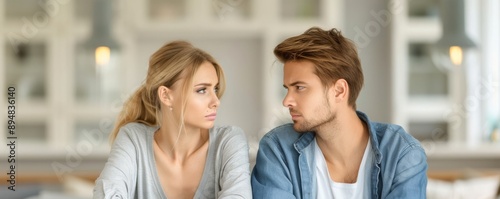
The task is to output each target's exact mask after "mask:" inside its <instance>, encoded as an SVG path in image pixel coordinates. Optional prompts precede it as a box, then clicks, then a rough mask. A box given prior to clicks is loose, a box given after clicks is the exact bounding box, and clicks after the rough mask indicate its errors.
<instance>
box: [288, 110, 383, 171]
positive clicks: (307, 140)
mask: <svg viewBox="0 0 500 199" xmlns="http://www.w3.org/2000/svg"><path fill="white" fill-rule="evenodd" d="M356 114H357V115H358V117H359V118H360V119H361V120H362V121H363V122H364V123H365V124H366V126H367V127H368V133H369V134H370V142H371V146H372V150H373V153H374V154H375V163H376V164H380V163H381V162H382V153H380V149H379V141H378V139H379V137H378V136H377V134H376V132H377V131H375V127H374V126H373V125H372V124H371V122H370V120H369V119H368V116H367V115H366V114H365V113H363V112H361V111H356ZM315 136H316V133H314V132H306V133H304V134H302V135H301V136H300V137H299V138H298V139H297V140H296V141H295V143H294V144H293V146H294V147H295V150H297V152H298V153H299V154H301V153H302V151H303V150H304V149H305V148H306V147H308V146H309V145H310V144H311V143H312V141H314V137H315Z"/></svg>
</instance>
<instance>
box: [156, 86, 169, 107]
mask: <svg viewBox="0 0 500 199" xmlns="http://www.w3.org/2000/svg"><path fill="white" fill-rule="evenodd" d="M158 98H159V99H160V102H161V103H162V104H164V105H166V106H169V107H170V106H172V90H170V89H169V88H168V87H166V86H160V87H159V88H158Z"/></svg>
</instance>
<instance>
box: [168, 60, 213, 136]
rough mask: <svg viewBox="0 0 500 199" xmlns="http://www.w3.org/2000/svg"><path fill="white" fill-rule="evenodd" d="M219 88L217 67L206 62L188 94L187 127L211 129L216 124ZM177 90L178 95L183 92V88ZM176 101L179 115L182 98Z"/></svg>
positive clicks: (197, 73)
mask: <svg viewBox="0 0 500 199" xmlns="http://www.w3.org/2000/svg"><path fill="white" fill-rule="evenodd" d="M181 81H182V79H181ZM218 89H219V78H218V77H217V73H216V71H215V67H214V66H213V65H212V64H211V63H210V62H204V63H203V64H201V66H200V68H198V70H197V71H196V73H195V74H194V76H193V84H192V85H191V86H190V87H189V89H188V92H187V95H186V97H187V103H186V109H185V112H184V124H185V126H186V128H202V129H209V128H212V127H213V126H214V122H215V118H216V116H217V108H218V107H219V104H220V101H219V98H218V97H217V92H218ZM176 91H177V92H175V91H174V93H176V94H177V95H178V94H180V92H182V91H181V89H176ZM177 99H182V97H180V96H177ZM176 102H177V103H176V104H175V105H174V111H176V112H177V114H175V115H179V114H180V111H181V110H179V109H181V107H182V100H176ZM175 107H178V108H175ZM176 109H177V110H176ZM179 116H180V115H179Z"/></svg>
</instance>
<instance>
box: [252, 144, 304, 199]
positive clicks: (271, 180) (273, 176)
mask: <svg viewBox="0 0 500 199" xmlns="http://www.w3.org/2000/svg"><path fill="white" fill-rule="evenodd" d="M290 178H291V176H290V172H289V169H288V166H287V164H286V161H285V159H284V155H283V153H282V152H281V150H280V148H279V145H278V143H277V142H276V141H274V140H273V138H272V137H270V136H268V135H266V136H264V137H263V138H262V140H261V141H260V143H259V151H258V152H257V159H256V164H255V167H254V168H253V172H252V191H253V197H254V198H273V199H280V198H283V199H294V198H297V197H296V196H294V195H293V184H292V181H291V179H290ZM298 198H300V197H298Z"/></svg>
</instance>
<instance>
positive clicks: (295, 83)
mask: <svg viewBox="0 0 500 199" xmlns="http://www.w3.org/2000/svg"><path fill="white" fill-rule="evenodd" d="M297 84H306V83H305V82H303V81H295V82H293V83H291V84H290V86H296V85H297ZM283 87H285V88H288V86H286V85H285V84H283Z"/></svg>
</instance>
